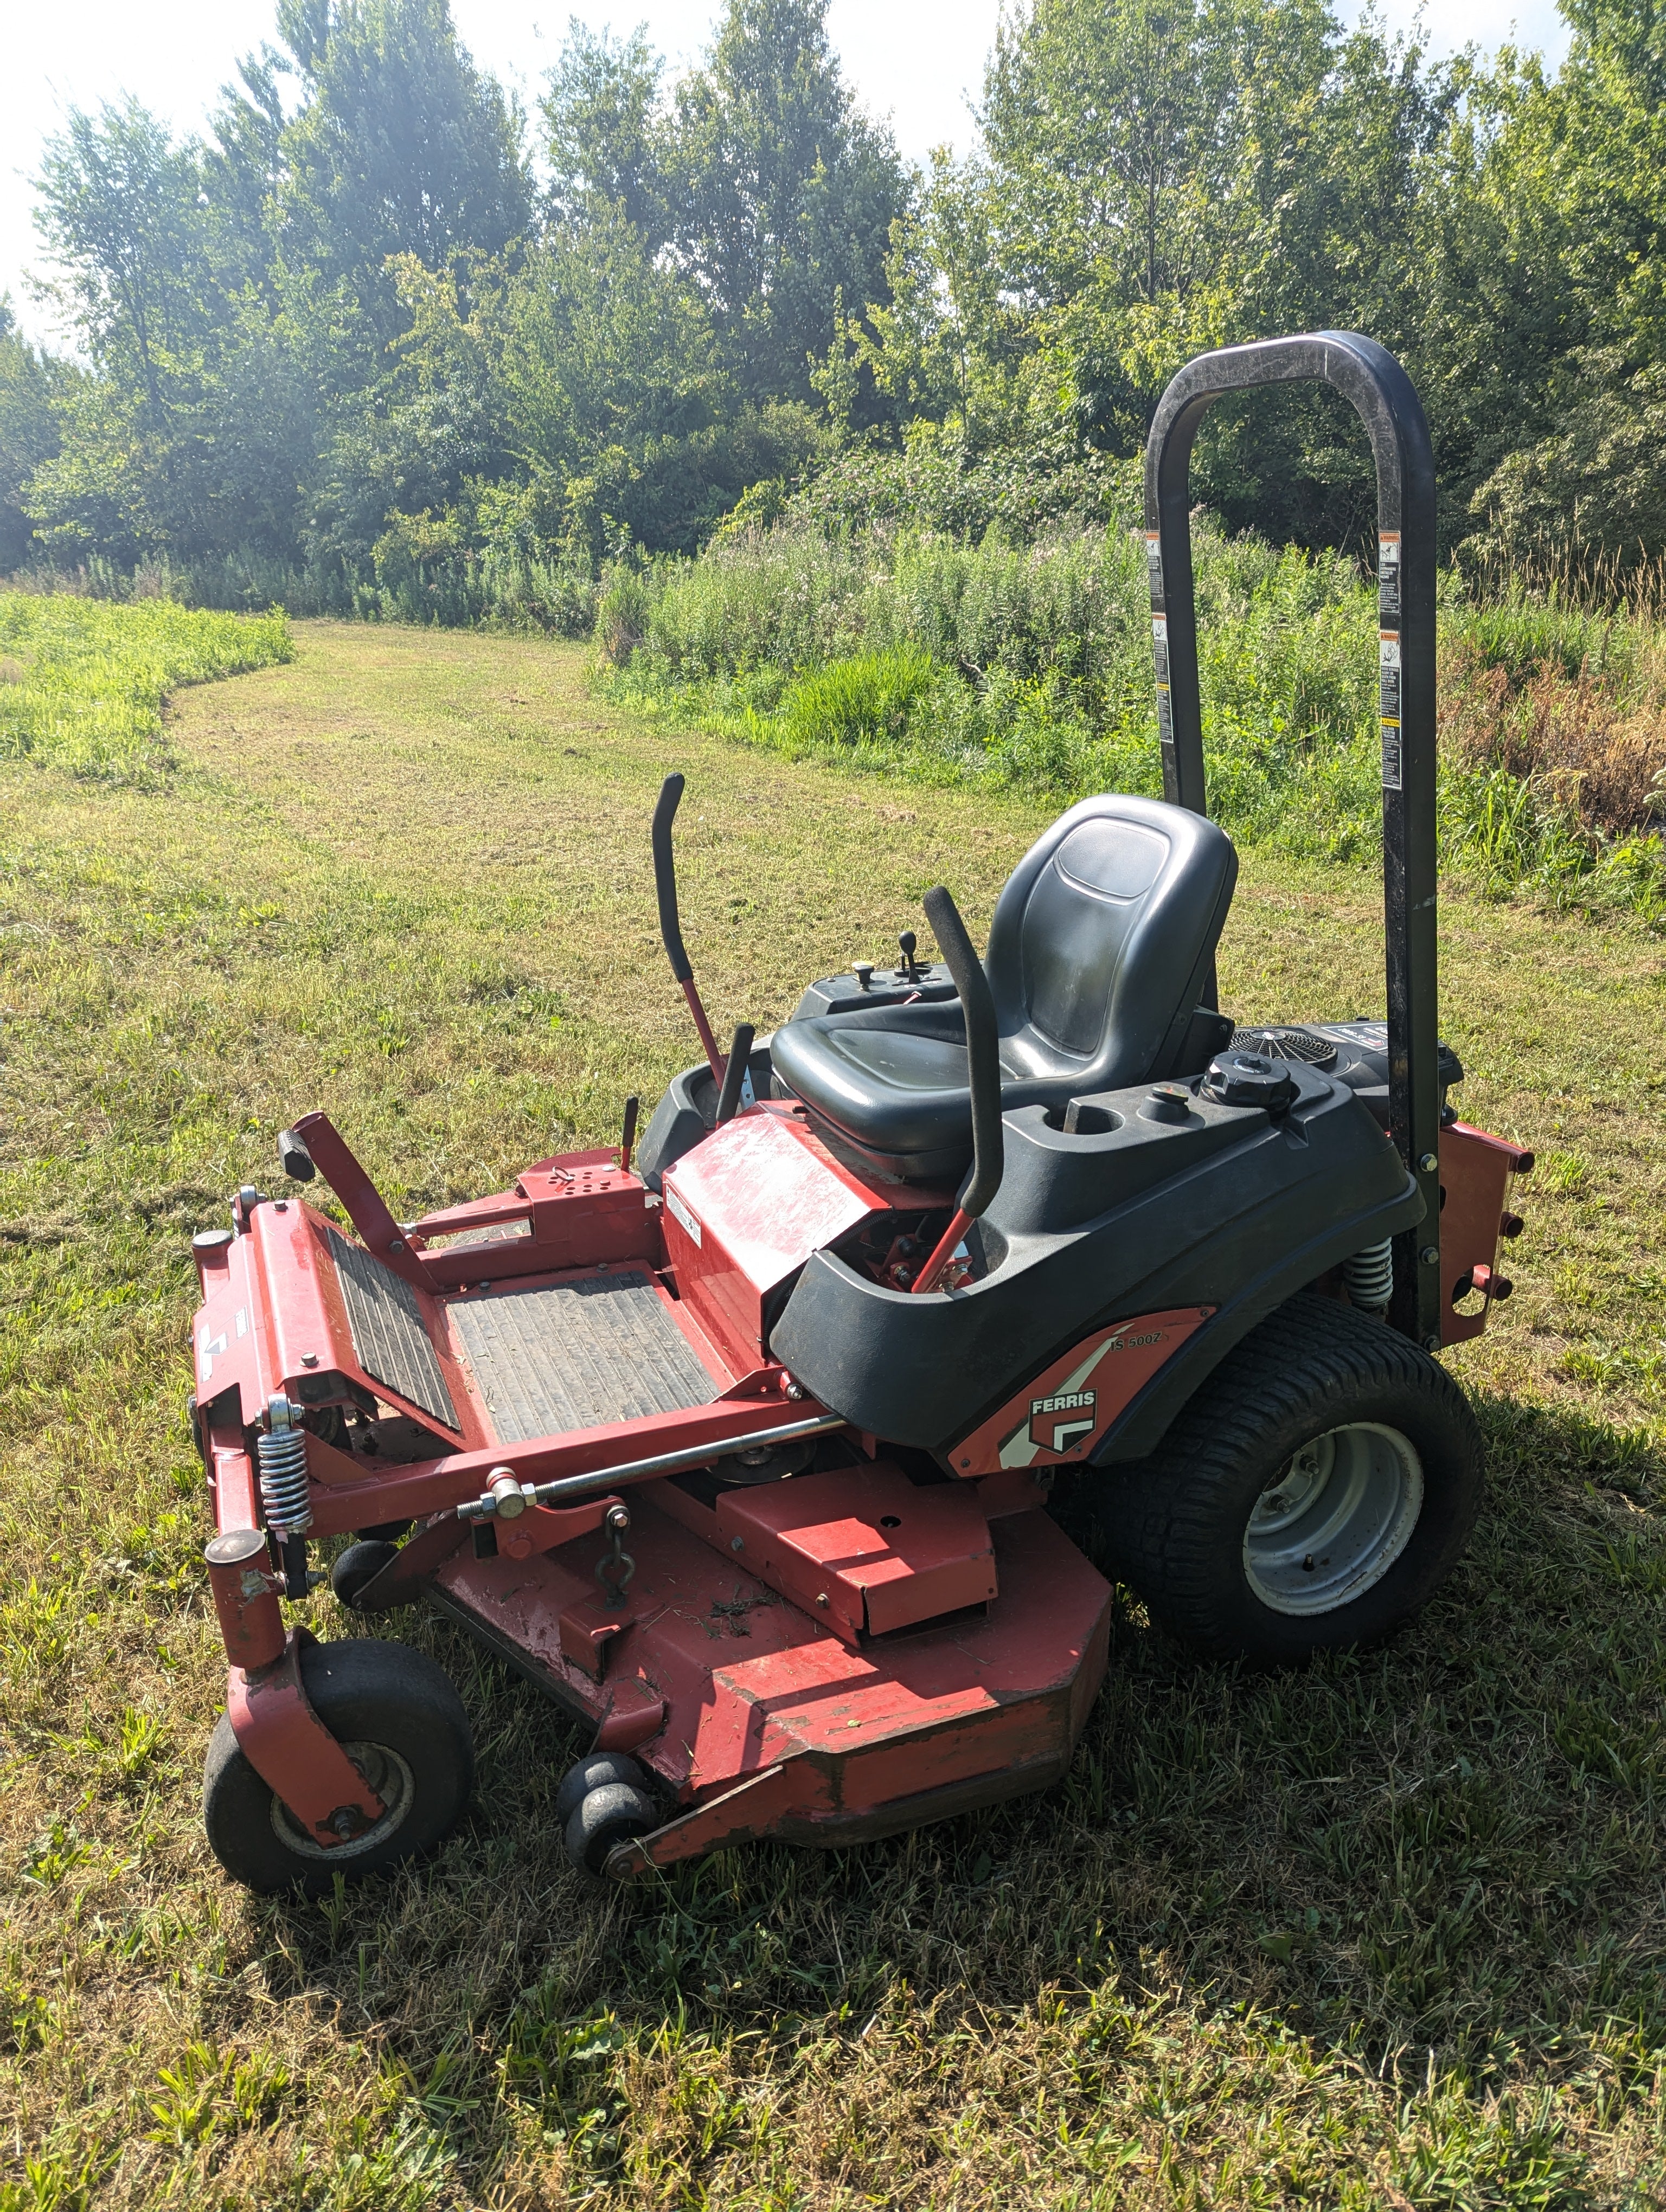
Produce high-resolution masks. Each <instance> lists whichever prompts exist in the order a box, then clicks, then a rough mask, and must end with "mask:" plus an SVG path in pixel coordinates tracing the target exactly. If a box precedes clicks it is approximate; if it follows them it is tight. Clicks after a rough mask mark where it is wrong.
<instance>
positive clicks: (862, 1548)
mask: <svg viewBox="0 0 1666 2212" xmlns="http://www.w3.org/2000/svg"><path fill="white" fill-rule="evenodd" d="M717 1524H718V1527H719V1528H721V1530H722V1531H723V1533H724V1534H725V1535H727V1538H728V1539H729V1545H730V1548H731V1550H732V1551H733V1553H734V1554H735V1555H736V1557H737V1558H739V1559H744V1561H745V1565H746V1566H747V1567H748V1568H749V1570H750V1571H751V1572H752V1573H753V1574H755V1575H757V1577H759V1578H760V1579H761V1580H762V1581H764V1582H767V1583H769V1586H770V1588H771V1589H776V1590H779V1591H780V1592H781V1595H782V1596H783V1597H786V1598H790V1599H791V1600H792V1601H793V1604H794V1605H800V1606H802V1607H804V1608H805V1609H806V1612H809V1613H812V1615H819V1617H820V1618H821V1619H822V1620H824V1621H825V1622H826V1624H827V1626H829V1627H830V1629H831V1630H832V1631H833V1632H834V1634H835V1635H836V1636H839V1637H842V1638H843V1639H844V1640H845V1641H846V1642H847V1643H849V1644H854V1643H856V1642H857V1641H858V1640H859V1638H860V1637H861V1636H862V1635H863V1634H864V1633H868V1634H872V1635H875V1636H883V1635H885V1634H887V1633H889V1632H891V1631H892V1630H894V1629H898V1628H908V1627H910V1626H913V1625H914V1624H915V1623H916V1622H919V1621H925V1620H934V1619H935V1618H936V1617H937V1616H938V1615H939V1614H940V1613H957V1612H959V1611H960V1610H961V1609H962V1608H963V1607H966V1606H972V1605H987V1604H988V1601H990V1600H991V1599H992V1598H993V1597H994V1595H995V1594H996V1581H995V1562H994V1553H993V1551H992V1550H991V1548H990V1541H989V1524H988V1521H987V1520H986V1519H985V1518H984V1515H983V1510H982V1506H981V1505H980V1504H979V1503H978V1500H977V1499H976V1498H975V1497H974V1496H973V1495H972V1494H971V1492H970V1491H969V1490H965V1489H963V1488H962V1487H961V1486H960V1485H959V1484H958V1483H949V1482H945V1483H936V1484H931V1485H927V1486H925V1487H923V1488H921V1487H918V1486H915V1484H914V1483H911V1482H910V1481H909V1480H908V1478H907V1476H906V1475H904V1474H903V1473H902V1471H901V1469H900V1468H896V1467H892V1466H889V1465H886V1464H884V1463H883V1462H882V1463H881V1464H880V1465H879V1466H877V1467H860V1468H856V1467H853V1468H839V1469H838V1470H837V1472H836V1473H835V1474H807V1475H802V1476H800V1478H799V1479H798V1480H796V1481H794V1482H779V1483H767V1484H763V1485H762V1486H759V1487H758V1488H757V1489H742V1490H731V1491H726V1492H724V1493H723V1494H722V1495H721V1497H720V1498H718V1501H717ZM737 1540H738V1541H737Z"/></svg>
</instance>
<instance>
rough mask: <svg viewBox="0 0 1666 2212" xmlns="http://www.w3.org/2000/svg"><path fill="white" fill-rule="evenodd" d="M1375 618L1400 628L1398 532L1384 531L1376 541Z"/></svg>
mask: <svg viewBox="0 0 1666 2212" xmlns="http://www.w3.org/2000/svg"><path fill="white" fill-rule="evenodd" d="M1377 620H1378V621H1379V622H1383V623H1392V624H1393V625H1394V627H1395V629H1398V628H1399V627H1400V532H1398V531H1397V530H1385V531H1384V532H1383V534H1382V536H1381V537H1380V538H1378V539H1377Z"/></svg>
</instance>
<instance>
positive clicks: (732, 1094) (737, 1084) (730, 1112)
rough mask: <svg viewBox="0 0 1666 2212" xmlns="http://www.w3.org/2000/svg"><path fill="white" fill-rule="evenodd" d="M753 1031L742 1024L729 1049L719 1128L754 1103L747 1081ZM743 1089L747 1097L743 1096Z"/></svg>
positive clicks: (747, 1024) (718, 1114)
mask: <svg viewBox="0 0 1666 2212" xmlns="http://www.w3.org/2000/svg"><path fill="white" fill-rule="evenodd" d="M752 1036H753V1030H752V1025H751V1023H750V1022H742V1023H740V1024H739V1025H738V1027H737V1028H736V1030H735V1033H734V1042H733V1043H732V1044H731V1045H730V1047H729V1062H728V1066H727V1067H726V1068H725V1069H724V1071H723V1088H722V1090H721V1091H720V1092H719V1094H718V1100H717V1126H718V1127H719V1128H720V1129H721V1127H722V1126H723V1124H724V1123H725V1122H726V1121H733V1119H734V1117H735V1115H737V1114H738V1113H739V1111H740V1109H741V1107H742V1106H743V1105H746V1106H750V1105H751V1103H752V1100H751V1095H750V1093H751V1085H750V1084H749V1083H747V1081H746V1073H747V1063H748V1061H749V1060H751V1056H752ZM743 1089H744V1092H745V1095H743Z"/></svg>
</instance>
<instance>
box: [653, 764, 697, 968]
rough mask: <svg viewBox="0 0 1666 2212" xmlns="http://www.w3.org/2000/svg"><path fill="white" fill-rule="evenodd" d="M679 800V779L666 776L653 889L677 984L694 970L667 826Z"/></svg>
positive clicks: (659, 811)
mask: <svg viewBox="0 0 1666 2212" xmlns="http://www.w3.org/2000/svg"><path fill="white" fill-rule="evenodd" d="M682 797H683V779H682V777H681V776H680V775H668V776H667V777H666V780H665V781H664V782H663V783H662V784H661V785H660V798H659V803H658V804H657V805H656V806H655V807H654V890H655V891H656V892H657V893H658V894H659V898H660V936H661V937H662V938H663V939H665V946H666V957H667V959H669V961H670V962H671V972H672V975H674V976H675V977H676V978H677V980H678V982H679V983H686V982H687V981H689V980H690V977H691V976H692V975H693V974H694V970H693V969H692V968H691V967H690V965H689V956H688V954H687V953H686V952H684V950H683V933H682V930H681V929H680V928H679V927H678V921H677V864H676V862H675V861H674V860H672V856H671V825H672V823H673V822H674V821H675V820H676V818H677V809H678V805H679V803H680V802H681V799H682Z"/></svg>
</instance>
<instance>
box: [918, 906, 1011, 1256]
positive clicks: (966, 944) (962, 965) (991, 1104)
mask: <svg viewBox="0 0 1666 2212" xmlns="http://www.w3.org/2000/svg"><path fill="white" fill-rule="evenodd" d="M924 905H925V908H926V919H927V921H928V922H930V924H931V926H932V935H933V937H934V938H935V939H937V949H938V951H939V952H940V953H941V954H942V955H943V959H944V963H945V966H946V967H947V969H948V971H949V973H950V975H952V976H953V978H954V986H955V988H956V990H957V991H958V992H959V994H960V1003H961V1006H962V1007H963V1009H964V1012H965V1016H966V1080H967V1084H968V1086H969V1088H970V1091H971V1096H972V1173H971V1180H970V1182H968V1183H967V1185H966V1188H965V1189H964V1191H962V1193H961V1194H960V1206H961V1211H962V1212H964V1213H969V1214H970V1215H972V1217H973V1218H976V1216H977V1215H979V1214H980V1213H982V1211H983V1209H984V1208H985V1206H988V1203H989V1200H991V1199H992V1198H993V1197H994V1194H995V1193H996V1192H997V1191H998V1190H999V1189H1000V1179H1001V1176H1003V1175H1004V1174H1005V1172H1006V1147H1005V1145H1004V1144H1003V1142H1002V1139H1001V1131H1000V1031H999V1030H998V1029H997V1027H996V1025H995V1001H994V993H993V992H992V991H991V990H990V988H989V979H988V976H987V975H985V974H984V972H983V963H982V961H981V960H980V959H979V958H978V957H977V954H976V951H974V950H973V946H972V940H971V939H970V937H968V936H967V934H966V925H965V923H964V921H962V920H961V919H960V914H959V910H958V908H957V907H956V905H955V902H954V901H953V900H952V898H951V897H950V896H949V894H948V893H947V891H945V890H944V888H943V886H942V884H938V885H937V886H936V887H935V889H934V890H928V891H927V893H926V896H925V900H924Z"/></svg>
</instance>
